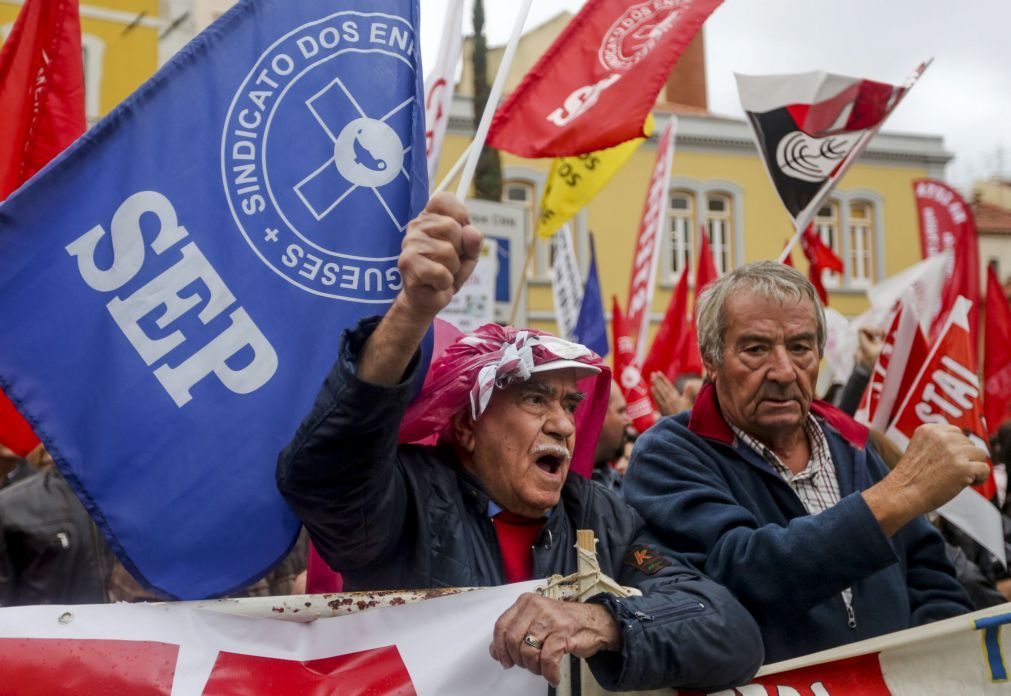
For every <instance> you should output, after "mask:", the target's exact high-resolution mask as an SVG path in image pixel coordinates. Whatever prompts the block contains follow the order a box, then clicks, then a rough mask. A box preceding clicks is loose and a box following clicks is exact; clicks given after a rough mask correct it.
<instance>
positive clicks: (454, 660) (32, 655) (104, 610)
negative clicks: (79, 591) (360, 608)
mask: <svg viewBox="0 0 1011 696" xmlns="http://www.w3.org/2000/svg"><path fill="white" fill-rule="evenodd" d="M538 584H539V583H538V582H536V581H535V582H528V583H519V584H515V585H505V586H502V587H495V588H489V589H485V590H478V591H474V592H467V593H463V594H458V595H452V596H449V597H439V598H436V599H430V600H427V601H424V602H418V603H416V604H407V605H403V606H396V607H390V608H383V609H372V610H369V611H365V612H363V613H359V614H352V615H349V616H340V617H336V618H330V619H318V620H316V621H313V622H311V623H294V622H289V621H278V620H272V619H257V618H248V617H244V616H234V615H229V614H223V613H219V612H215V611H208V610H202V609H196V608H194V607H192V606H189V605H188V604H187V603H184V602H179V603H167V604H109V605H83V606H38V607H11V608H6V609H0V655H2V658H0V693H3V694H5V695H7V694H43V693H45V694H62V693H67V694H69V693H74V694H99V693H101V694H106V693H107V694H118V695H121V694H140V693H144V694H149V693H171V696H198V695H200V694H206V695H207V696H210V695H212V694H234V693H242V694H246V695H248V696H260V695H261V694H262V695H263V696H268V695H269V696H276V695H278V694H296V693H299V694H302V693H328V694H331V693H332V694H336V693H347V694H363V693H374V694H404V695H406V694H414V693H417V694H421V695H425V694H430V695H431V696H453V695H456V694H459V695H461V696H463V695H467V696H471V695H472V694H475V693H480V694H481V695H482V696H497V695H499V694H501V695H506V694H509V695H512V694H533V695H536V694H547V690H548V684H547V682H546V681H545V680H544V679H543V678H541V677H538V676H535V675H533V674H531V673H529V672H527V671H526V670H523V669H519V668H513V669H509V670H504V669H502V666H501V665H500V664H499V663H498V662H496V661H494V660H493V659H492V658H491V657H490V656H489V654H488V646H489V644H490V643H491V639H492V628H493V627H494V625H495V621H496V620H497V619H498V617H499V616H501V615H502V613H503V612H504V611H505V610H506V609H508V608H509V607H510V606H511V605H512V604H513V602H515V601H516V598H517V597H518V596H519V595H520V593H522V592H527V591H531V590H533V589H534V588H535V587H536V586H537V585H538ZM40 686H41V687H42V688H40Z"/></svg>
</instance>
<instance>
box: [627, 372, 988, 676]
mask: <svg viewBox="0 0 1011 696" xmlns="http://www.w3.org/2000/svg"><path fill="white" fill-rule="evenodd" d="M812 413H814V414H815V415H816V417H818V420H819V423H821V424H822V429H823V430H824V431H825V435H826V438H827V439H828V444H829V449H830V451H831V453H832V461H833V462H834V464H835V468H836V475H837V477H838V479H839V492H840V497H841V500H840V502H839V504H838V505H836V506H834V507H832V508H830V509H828V510H826V511H824V512H822V513H820V514H818V515H814V516H812V515H809V514H808V513H807V512H806V510H805V509H804V506H803V504H802V503H801V501H800V499H799V498H798V497H797V495H796V494H795V493H794V492H793V489H791V488H790V486H789V484H787V483H786V481H785V480H783V478H782V476H780V475H779V474H778V473H777V472H776V471H775V469H773V468H772V467H771V466H770V465H769V464H768V463H767V462H766V461H765V460H764V459H763V458H762V457H761V456H760V455H759V454H757V453H756V452H754V451H753V450H751V449H750V448H748V447H747V445H745V444H743V443H740V442H737V441H735V438H734V434H733V431H732V430H731V429H730V426H729V425H728V424H727V423H726V421H725V420H724V419H723V416H722V414H721V412H720V410H719V404H718V402H717V399H716V390H715V388H714V387H713V386H712V385H711V384H710V385H707V386H706V387H704V388H703V390H702V391H701V392H700V393H699V397H698V400H697V401H696V403H695V406H694V408H693V410H692V411H691V413H690V414H689V413H687V412H686V413H682V414H680V415H677V416H672V417H670V418H664V419H663V420H661V421H660V422H659V423H658V424H657V425H655V426H654V427H653V428H651V429H650V430H648V431H646V433H645V434H644V435H643V436H642V437H641V438H640V439H639V441H638V442H637V443H636V446H635V450H634V452H633V454H632V461H631V463H630V465H629V467H628V472H627V473H626V475H625V481H624V494H625V498H626V500H628V502H630V503H631V504H632V505H633V506H634V507H636V508H637V509H638V510H639V512H640V513H642V515H643V517H645V518H646V521H647V523H648V524H649V525H650V526H651V527H652V528H653V530H654V532H655V533H656V534H657V536H658V537H659V538H660V540H661V541H662V542H663V543H664V544H665V545H667V546H669V547H671V548H676V549H678V551H680V552H682V553H683V554H684V555H685V556H686V557H687V558H688V559H689V560H690V561H691V562H692V563H694V564H695V565H696V566H697V567H698V568H699V569H700V570H703V571H704V572H705V573H706V574H707V575H709V576H710V577H712V578H713V579H714V580H716V581H717V582H719V583H722V584H723V585H726V586H727V587H729V588H730V589H731V590H733V591H734V593H735V594H736V595H737V597H738V599H740V600H741V602H742V603H743V604H744V605H745V606H746V607H747V608H748V609H749V610H750V611H751V613H752V614H753V615H754V617H755V618H756V619H757V621H758V624H759V627H760V628H761V629H762V637H763V640H764V642H765V654H766V661H767V663H768V662H776V661H779V660H784V659H788V658H791V657H796V656H798V655H805V654H808V653H812V652H816V651H818V650H824V649H826V648H831V647H834V646H837V645H840V644H843V643H850V642H854V641H858V640H863V639H865V638H870V637H872V636H877V635H880V634H883V633H889V632H892V631H897V630H900V629H904V628H909V627H911V626H918V625H920V624H924V623H927V622H930V621H936V620H938V619H944V618H947V617H950V616H954V615H957V614H961V613H964V612H966V611H971V608H972V605H971V604H970V602H969V598H968V597H967V596H966V594H965V592H964V591H963V590H962V588H961V586H960V585H959V584H958V582H957V581H956V580H955V573H954V569H953V568H952V566H951V563H949V562H948V560H947V558H946V557H945V553H944V544H943V542H942V540H941V536H940V535H939V534H938V533H937V531H936V530H934V529H933V527H931V526H930V524H929V523H928V522H927V521H926V520H925V519H924V518H922V517H920V518H917V519H916V520H914V521H912V522H910V523H909V524H908V525H906V526H905V527H903V528H902V529H901V530H899V532H898V533H896V534H895V535H894V536H893V537H892V538H891V539H889V538H888V537H886V536H885V534H884V533H883V532H882V531H881V527H880V525H879V524H878V522H877V520H876V519H875V518H874V515H873V513H872V512H871V510H870V508H869V507H868V506H867V503H866V502H864V498H863V496H861V495H860V494H859V491H862V490H865V489H867V488H869V487H870V486H872V485H873V484H875V483H876V482H878V481H880V480H881V479H882V478H884V476H885V474H887V472H888V470H887V468H886V467H885V464H884V463H883V462H882V460H881V458H880V457H879V456H878V454H877V453H876V452H875V451H874V450H873V449H872V448H870V447H868V446H866V440H867V432H866V429H865V428H863V426H861V425H859V424H858V423H856V421H854V420H853V419H852V418H850V417H849V416H846V415H845V414H843V413H842V412H840V411H838V410H837V409H834V408H833V407H831V406H828V405H827V404H819V403H815V404H814V405H813V406H812ZM689 415H690V420H689ZM847 587H852V589H853V601H852V609H853V617H852V618H853V619H855V621H851V620H850V619H849V617H848V616H847V610H846V606H845V604H844V602H843V599H842V596H841V594H840V593H841V592H842V590H843V589H845V588H847Z"/></svg>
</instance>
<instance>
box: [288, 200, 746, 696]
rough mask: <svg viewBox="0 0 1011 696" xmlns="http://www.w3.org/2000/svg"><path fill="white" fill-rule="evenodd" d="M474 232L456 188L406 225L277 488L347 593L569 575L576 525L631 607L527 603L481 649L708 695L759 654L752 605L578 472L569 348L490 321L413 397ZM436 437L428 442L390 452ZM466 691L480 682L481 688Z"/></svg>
mask: <svg viewBox="0 0 1011 696" xmlns="http://www.w3.org/2000/svg"><path fill="white" fill-rule="evenodd" d="M480 244H481V237H480V234H479V233H478V232H477V230H475V229H474V228H473V227H472V226H471V225H470V221H469V217H468V215H467V212H466V210H465V209H464V207H463V206H462V204H461V203H460V202H459V201H458V200H457V199H455V198H454V197H452V196H448V195H440V196H437V197H435V198H433V199H432V200H431V201H430V202H429V205H428V207H427V208H426V210H425V212H424V213H423V214H422V215H421V216H420V217H419V218H417V219H416V220H414V221H412V222H411V224H410V225H409V227H408V232H407V235H406V237H405V239H404V244H403V251H402V253H401V256H400V260H399V267H400V272H401V275H402V277H403V279H404V287H403V290H402V291H401V293H400V294H399V295H398V296H397V298H396V300H395V301H394V303H393V305H392V306H391V307H390V309H389V311H388V312H387V313H386V315H385V316H384V317H382V319H371V320H365V321H363V322H362V323H360V324H359V326H358V327H357V328H356V329H354V330H352V331H348V332H346V333H345V334H344V336H343V338H342V342H341V348H340V355H339V357H338V359H337V362H336V364H335V365H334V367H333V369H332V371H331V373H330V375H329V376H328V377H327V380H326V382H325V384H324V385H323V388H322V390H321V391H320V394H319V397H318V398H317V400H316V404H315V406H314V407H313V409H312V411H311V413H310V414H309V415H308V416H307V418H306V419H305V420H304V421H303V423H302V425H301V427H300V428H299V430H298V432H297V433H296V435H295V438H294V440H293V441H292V442H291V444H290V445H289V446H288V447H287V448H286V449H285V451H284V452H282V453H281V457H280V460H279V462H278V468H277V480H278V486H279V487H280V489H281V492H282V493H283V494H284V496H285V497H286V499H287V500H288V501H289V502H290V503H291V505H292V507H293V508H294V509H295V511H296V512H297V513H298V514H299V516H300V517H301V518H302V521H303V522H304V523H305V525H306V527H307V528H308V530H309V533H310V535H311V537H312V540H313V542H314V544H315V545H316V548H317V550H318V551H319V553H320V555H321V556H322V557H323V559H324V560H326V561H327V563H329V564H330V566H331V567H332V568H334V569H335V570H339V571H340V572H341V573H343V575H344V582H345V588H346V589H349V590H366V589H416V588H428V587H446V586H449V587H453V586H456V587H466V586H478V585H499V584H502V583H505V582H516V581H521V580H530V579H533V578H542V577H546V576H548V575H551V574H556V573H558V574H569V573H572V572H574V571H575V570H576V554H575V550H574V544H575V540H576V530H578V529H592V530H593V531H594V533H595V534H596V536H597V538H598V539H599V543H598V545H597V554H598V558H599V560H600V564H601V568H602V569H603V571H604V572H605V573H608V574H610V575H611V576H612V577H614V578H615V579H617V580H618V581H619V582H621V583H623V584H625V585H635V586H637V587H639V588H640V589H641V590H642V591H643V593H644V594H643V596H642V597H631V598H626V599H616V598H614V597H612V596H610V595H604V594H601V595H598V596H597V597H595V598H592V599H591V601H590V602H589V603H587V604H578V603H565V602H560V601H556V600H550V599H545V598H542V597H539V596H536V595H533V594H528V595H523V596H522V597H521V598H520V600H519V601H518V602H517V603H516V604H515V605H514V606H513V607H511V608H510V609H509V610H508V611H506V613H505V614H503V615H502V617H501V618H500V619H499V621H498V623H497V624H496V626H495V627H494V631H492V627H491V626H489V627H488V631H489V633H491V634H492V635H493V640H492V643H491V646H490V652H491V654H492V657H494V658H495V659H497V660H499V661H500V662H501V663H502V665H503V666H505V667H511V666H513V665H520V666H522V667H525V668H526V669H528V670H530V671H532V672H534V673H535V674H543V675H544V676H545V677H546V678H547V679H548V680H549V681H551V682H552V683H556V682H557V681H558V679H559V669H560V664H561V660H562V658H563V657H565V656H566V655H567V654H572V655H577V656H579V657H585V658H589V659H588V662H589V665H590V668H591V669H592V670H593V672H594V675H595V676H596V677H597V679H598V681H599V682H600V683H601V684H602V685H603V686H605V687H608V688H611V689H619V688H620V689H622V690H625V689H646V688H656V687H661V686H675V687H695V688H702V689H716V688H724V687H728V686H731V685H733V684H737V683H741V682H743V681H746V680H747V679H748V678H749V677H750V676H751V675H752V674H753V673H754V672H755V670H756V669H757V668H758V666H759V664H760V663H761V661H762V647H761V637H760V635H759V633H758V627H757V625H756V624H755V622H754V620H753V619H752V618H751V616H750V615H749V614H748V612H747V611H746V610H745V609H744V608H743V607H742V606H741V605H740V604H739V603H738V602H737V601H736V600H735V599H734V598H733V596H732V595H731V594H730V593H729V592H728V591H727V590H725V589H724V588H722V587H720V586H718V585H716V584H715V583H713V582H712V581H711V580H709V579H707V578H706V577H705V576H703V575H701V574H700V573H698V572H697V571H695V570H693V569H690V567H688V566H686V565H685V564H684V562H683V561H678V560H676V558H673V557H667V556H664V555H661V554H659V553H657V552H656V551H655V549H653V547H652V546H651V544H652V542H651V540H650V539H648V538H646V537H645V536H644V535H643V527H644V523H643V521H642V519H641V518H640V517H639V515H638V514H636V513H635V512H634V511H633V510H632V509H631V508H629V507H627V506H626V505H625V503H624V502H622V500H621V499H620V498H618V497H616V496H615V495H614V494H612V493H611V492H610V491H607V490H606V489H604V488H603V487H602V486H600V485H598V484H595V483H592V482H590V481H588V480H586V479H584V478H582V477H580V476H578V475H575V474H571V473H569V467H570V464H571V462H572V460H573V458H575V459H576V460H579V459H585V465H586V471H587V472H588V471H589V468H590V462H591V461H592V456H593V452H594V449H595V444H596V437H597V435H598V433H599V432H600V425H601V421H602V418H603V414H604V409H605V408H606V405H607V398H608V392H609V390H610V372H609V371H608V370H607V368H606V367H605V366H604V365H603V363H602V362H601V360H600V358H599V357H597V356H596V355H595V354H593V353H592V352H591V351H589V350H588V349H586V348H584V347H583V346H580V345H577V344H573V343H569V342H568V341H563V340H560V339H557V338H555V337H553V336H549V335H547V334H542V333H540V332H536V331H517V330H516V329H512V328H502V327H498V326H486V327H482V329H479V330H478V331H477V332H476V333H475V334H472V335H468V336H464V337H462V338H461V339H459V340H458V341H457V342H456V343H455V344H453V345H451V346H450V347H448V348H447V349H446V350H445V352H444V353H443V354H442V355H441V356H440V357H439V359H438V360H437V361H436V362H435V363H434V364H433V365H432V366H431V368H430V370H429V374H428V377H427V379H426V381H425V384H424V386H423V388H422V390H421V393H420V394H419V395H418V397H417V399H415V401H414V403H413V404H412V405H410V406H408V401H409V400H410V399H411V395H412V392H413V391H414V389H412V386H413V384H414V382H415V381H416V377H417V375H418V373H419V370H420V367H419V364H418V363H419V361H420V351H419V345H420V344H421V341H422V337H423V336H424V334H425V332H426V331H427V330H428V329H429V327H430V326H431V325H432V322H433V319H434V317H435V315H436V314H437V313H438V312H439V311H440V310H441V309H442V308H443V307H445V306H446V304H447V303H448V302H449V301H450V299H451V298H452V296H453V294H454V292H455V291H456V290H457V289H459V288H460V286H461V285H462V284H463V282H464V281H465V280H466V278H467V277H468V275H469V274H470V272H471V271H472V270H473V268H474V265H475V260H476V258H477V255H478V250H479V248H480ZM426 438H427V439H428V440H433V439H435V440H437V442H436V444H435V445H434V446H419V445H412V446H406V445H401V444H398V440H399V442H417V441H419V440H422V439H426ZM477 687H478V685H475V688H477Z"/></svg>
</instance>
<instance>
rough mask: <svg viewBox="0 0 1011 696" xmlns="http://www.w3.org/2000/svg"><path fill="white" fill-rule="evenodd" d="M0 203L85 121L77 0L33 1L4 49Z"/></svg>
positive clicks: (1, 57) (1, 53)
mask: <svg viewBox="0 0 1011 696" xmlns="http://www.w3.org/2000/svg"><path fill="white" fill-rule="evenodd" d="M0 114H3V122H4V125H3V129H2V131H0V200H3V199H4V198H6V197H7V196H8V195H10V193H11V192H12V191H14V189H16V188H17V187H18V186H20V185H21V184H23V183H24V182H25V181H27V180H28V179H29V178H30V177H31V176H32V175H33V174H35V172H37V171H39V170H40V169H42V167H43V166H45V164H46V163H47V162H49V160H51V159H52V158H53V157H55V156H56V155H58V154H59V153H60V152H62V151H63V150H64V149H65V148H66V147H67V145H69V144H70V143H71V142H73V141H74V140H75V139H76V138H77V137H78V136H79V135H81V133H83V132H84V129H85V127H86V125H87V123H86V121H85V118H84V68H83V66H82V64H81V23H80V19H79V17H78V10H77V2H76V0H27V1H26V2H25V4H24V6H23V7H22V8H21V12H20V13H18V18H17V20H16V21H15V22H14V26H13V27H12V28H11V33H10V35H9V36H8V37H7V40H6V41H5V42H4V44H3V47H2V48H0Z"/></svg>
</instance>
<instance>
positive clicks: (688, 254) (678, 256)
mask: <svg viewBox="0 0 1011 696" xmlns="http://www.w3.org/2000/svg"><path fill="white" fill-rule="evenodd" d="M695 229H696V226H695V194H693V193H691V192H690V191H672V192H671V194H670V208H669V212H668V221H667V230H668V238H667V245H666V246H667V253H666V259H667V265H666V270H667V273H668V275H669V276H670V277H675V278H676V277H678V276H680V275H681V271H682V270H684V269H685V268H688V267H690V266H691V264H692V258H693V257H694V254H693V253H692V239H694V235H693V234H692V233H693V232H694V230H695Z"/></svg>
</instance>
